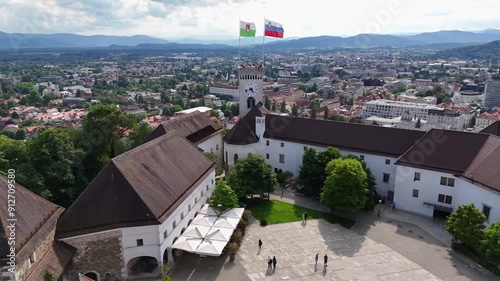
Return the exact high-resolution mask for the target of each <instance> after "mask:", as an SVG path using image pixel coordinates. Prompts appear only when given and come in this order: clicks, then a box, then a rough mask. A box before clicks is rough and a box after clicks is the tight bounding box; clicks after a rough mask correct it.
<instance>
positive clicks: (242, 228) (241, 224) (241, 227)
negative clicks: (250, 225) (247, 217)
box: [238, 220, 247, 230]
mask: <svg viewBox="0 0 500 281" xmlns="http://www.w3.org/2000/svg"><path fill="white" fill-rule="evenodd" d="M245 228H247V222H246V221H244V220H241V221H240V222H239V223H238V229H241V230H245Z"/></svg>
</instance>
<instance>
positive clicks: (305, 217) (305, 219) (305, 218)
mask: <svg viewBox="0 0 500 281" xmlns="http://www.w3.org/2000/svg"><path fill="white" fill-rule="evenodd" d="M304 221H305V222H306V221H307V212H304Z"/></svg>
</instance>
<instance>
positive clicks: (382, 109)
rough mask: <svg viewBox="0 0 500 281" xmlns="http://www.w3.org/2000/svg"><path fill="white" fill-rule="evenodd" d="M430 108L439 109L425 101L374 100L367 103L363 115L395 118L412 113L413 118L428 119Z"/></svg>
mask: <svg viewBox="0 0 500 281" xmlns="http://www.w3.org/2000/svg"><path fill="white" fill-rule="evenodd" d="M429 109H438V107H437V106H435V105H431V104H424V103H411V102H401V101H391V100H382V99H379V100H373V101H369V102H367V103H366V104H365V107H364V108H363V117H364V118H367V117H370V116H378V117H383V118H394V117H398V116H403V115H410V116H412V117H413V118H420V119H426V118H427V115H428V113H429Z"/></svg>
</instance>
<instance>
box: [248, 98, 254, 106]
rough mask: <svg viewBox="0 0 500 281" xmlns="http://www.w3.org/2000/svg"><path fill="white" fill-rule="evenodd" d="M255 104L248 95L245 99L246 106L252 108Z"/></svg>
mask: <svg viewBox="0 0 500 281" xmlns="http://www.w3.org/2000/svg"><path fill="white" fill-rule="evenodd" d="M254 106H255V99H254V98H252V97H250V98H248V99H247V108H253V107H254Z"/></svg>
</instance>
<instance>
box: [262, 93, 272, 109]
mask: <svg viewBox="0 0 500 281" xmlns="http://www.w3.org/2000/svg"><path fill="white" fill-rule="evenodd" d="M264 107H265V108H267V110H271V100H270V99H269V97H268V96H266V98H265V99H264Z"/></svg>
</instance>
